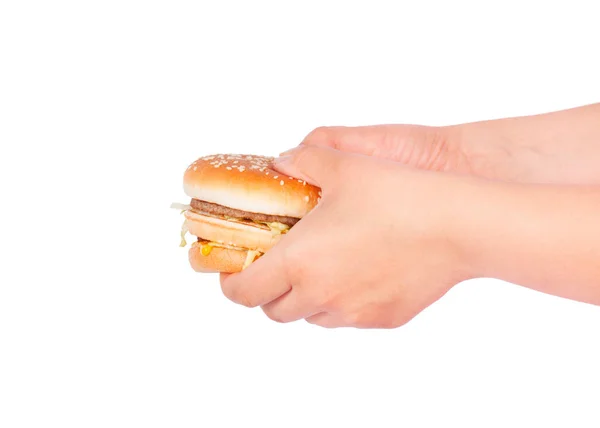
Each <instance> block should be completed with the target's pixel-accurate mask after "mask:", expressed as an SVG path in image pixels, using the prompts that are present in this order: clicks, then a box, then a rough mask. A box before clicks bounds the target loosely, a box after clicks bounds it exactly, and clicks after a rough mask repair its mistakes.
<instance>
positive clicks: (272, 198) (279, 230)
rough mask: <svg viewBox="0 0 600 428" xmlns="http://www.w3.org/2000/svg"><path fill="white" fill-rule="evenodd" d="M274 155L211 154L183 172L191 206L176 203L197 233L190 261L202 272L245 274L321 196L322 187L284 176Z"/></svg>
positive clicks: (189, 229)
mask: <svg viewBox="0 0 600 428" xmlns="http://www.w3.org/2000/svg"><path fill="white" fill-rule="evenodd" d="M272 161H273V158H272V157H265V156H254V155H222V154H220V155H211V156H205V157H202V158H200V159H198V160H197V161H195V162H194V163H192V164H191V165H190V166H189V167H188V168H187V170H186V172H185V174H184V176H183V189H184V192H185V193H186V195H187V196H189V197H190V198H191V201H190V203H189V204H185V205H184V204H173V207H174V208H181V209H182V213H183V215H184V216H185V220H184V223H183V227H182V231H181V238H182V241H181V246H186V245H187V242H186V241H185V236H186V234H187V233H189V234H191V235H193V236H195V237H196V241H195V242H193V243H192V245H191V247H190V249H189V253H188V256H189V261H190V264H191V266H192V268H193V269H194V270H195V271H197V272H239V271H241V270H243V269H245V268H246V267H248V266H249V265H250V264H251V263H252V262H253V261H255V260H256V259H258V258H259V257H261V256H262V255H263V254H264V253H265V252H267V251H269V250H270V249H271V248H273V246H274V245H275V244H277V242H279V240H280V239H281V238H282V237H283V236H284V235H285V234H286V233H287V232H288V231H289V230H290V229H291V228H292V227H294V225H295V224H296V223H297V222H298V221H300V219H301V218H302V217H303V216H305V215H306V214H307V213H308V212H309V211H310V210H312V209H313V208H314V207H315V206H316V205H317V203H318V202H319V200H320V197H321V189H319V188H318V187H315V186H312V185H310V184H308V183H307V182H305V181H303V180H300V179H297V178H294V177H289V176H284V175H283V174H281V173H280V172H278V171H276V170H274V169H273V168H272Z"/></svg>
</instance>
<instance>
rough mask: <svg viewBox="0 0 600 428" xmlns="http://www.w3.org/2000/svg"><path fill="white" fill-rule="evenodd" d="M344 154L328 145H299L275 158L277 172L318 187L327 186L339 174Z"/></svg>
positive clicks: (274, 164)
mask: <svg viewBox="0 0 600 428" xmlns="http://www.w3.org/2000/svg"><path fill="white" fill-rule="evenodd" d="M344 159H345V156H344V155H343V154H342V153H341V152H339V151H337V150H334V149H332V148H330V147H318V146H299V147H297V148H295V149H292V150H290V151H288V152H287V153H286V154H285V155H284V156H281V157H279V158H277V159H275V161H274V163H273V166H274V168H275V169H276V170H278V171H279V172H281V173H283V174H286V175H289V176H292V177H297V178H301V179H303V180H305V181H306V182H308V183H310V184H313V185H315V186H319V187H327V186H328V185H329V184H330V183H332V181H333V180H334V179H335V178H336V177H337V176H338V175H339V174H338V173H339V171H340V169H342V168H343V163H344Z"/></svg>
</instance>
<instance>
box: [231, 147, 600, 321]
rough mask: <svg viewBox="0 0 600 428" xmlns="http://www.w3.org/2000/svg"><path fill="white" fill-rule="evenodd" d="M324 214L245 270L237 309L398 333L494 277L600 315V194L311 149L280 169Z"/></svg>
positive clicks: (316, 213)
mask: <svg viewBox="0 0 600 428" xmlns="http://www.w3.org/2000/svg"><path fill="white" fill-rule="evenodd" d="M277 168H278V169H280V170H281V171H282V172H284V173H286V174H289V175H293V176H298V177H300V178H304V179H306V180H307V181H309V182H311V183H314V184H316V185H319V186H321V187H322V189H323V198H322V201H321V204H320V205H319V206H317V207H316V208H315V209H314V210H313V211H312V212H311V213H310V214H309V215H308V216H306V217H305V218H304V219H303V220H302V221H301V222H300V223H298V224H297V225H296V226H295V227H294V228H293V229H292V230H291V232H290V233H289V234H288V235H287V236H286V237H285V239H283V240H281V241H280V243H279V244H278V245H277V246H276V247H274V248H273V249H272V250H271V251H269V252H268V253H267V254H265V256H263V257H262V258H261V259H259V260H257V261H256V262H255V263H254V264H252V265H251V266H250V267H249V268H248V269H246V270H245V271H243V272H241V273H238V274H233V275H222V277H221V285H222V289H223V292H224V294H225V295H226V296H227V297H228V298H230V299H231V300H233V301H234V302H237V303H240V304H243V305H246V306H250V307H254V306H261V307H262V308H263V310H264V311H265V313H266V314H267V315H268V316H269V317H270V318H271V319H274V320H276V321H280V322H289V321H294V320H298V319H302V318H305V319H307V321H309V322H311V323H315V324H318V325H321V326H325V327H341V326H354V327H363V328H368V327H378V328H382V327H383V328H391V327H397V326H400V325H402V324H404V323H406V322H407V321H408V320H410V319H412V318H413V317H414V316H415V315H416V314H418V313H419V312H420V311H422V310H423V309H425V308H426V307H427V306H429V305H430V304H431V303H433V302H434V301H435V300H437V299H439V298H440V297H441V296H443V295H444V294H445V293H446V292H447V291H448V290H449V289H450V288H451V287H452V286H454V285H455V284H457V283H459V282H461V281H463V280H466V279H469V278H475V277H493V278H499V279H505V280H508V281H512V282H516V283H519V284H522V285H525V286H528V287H530V288H533V289H536V290H539V291H543V292H547V293H551V294H555V295H559V296H563V297H567V298H571V299H576V300H580V301H584V302H589V303H595V304H600V222H598V213H600V190H599V189H598V188H594V187H592V186H589V187H568V186H551V185H545V186H539V185H522V184H513V183H506V182H494V181H489V180H481V179H477V178H472V177H469V176H460V175H457V174H442V173H438V172H430V171H422V170H418V169H413V168H406V167H404V166H402V165H399V164H398V163H394V162H389V161H382V160H378V159H374V158H372V157H365V156H357V155H352V154H347V153H343V152H340V151H337V150H332V149H330V148H323V147H308V146H304V147H301V148H299V149H297V150H295V151H294V152H293V153H292V155H291V156H290V157H287V158H284V159H282V160H281V161H280V163H279V164H278V165H277Z"/></svg>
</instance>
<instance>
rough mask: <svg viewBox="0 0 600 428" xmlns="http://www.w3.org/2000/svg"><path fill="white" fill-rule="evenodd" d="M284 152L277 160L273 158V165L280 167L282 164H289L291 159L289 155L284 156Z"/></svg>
mask: <svg viewBox="0 0 600 428" xmlns="http://www.w3.org/2000/svg"><path fill="white" fill-rule="evenodd" d="M285 153H286V152H283V153H282V154H281V155H279V157H278V158H275V160H274V161H273V163H274V164H275V165H281V164H282V163H286V162H289V161H290V159H291V158H292V156H291V155H286V154H285Z"/></svg>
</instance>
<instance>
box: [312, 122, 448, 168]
mask: <svg viewBox="0 0 600 428" xmlns="http://www.w3.org/2000/svg"><path fill="white" fill-rule="evenodd" d="M448 132H449V131H448V129H447V128H443V127H434V126H421V125H402V124H398V125H376V126H358V127H342V126H333V127H321V128H316V129H315V130H314V131H312V132H311V133H310V134H308V135H307V136H306V137H305V138H304V140H303V141H302V143H301V146H312V147H330V148H333V149H337V150H340V151H343V152H348V153H355V154H361V155H367V156H373V157H378V158H384V159H389V160H393V161H396V162H400V163H403V164H406V165H410V166H415V167H420V168H425V169H441V168H442V167H443V166H444V165H445V164H446V162H447V160H448V159H447V156H449V154H450V153H452V152H455V151H456V150H457V143H456V142H455V141H454V138H450V135H449V134H448Z"/></svg>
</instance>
